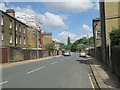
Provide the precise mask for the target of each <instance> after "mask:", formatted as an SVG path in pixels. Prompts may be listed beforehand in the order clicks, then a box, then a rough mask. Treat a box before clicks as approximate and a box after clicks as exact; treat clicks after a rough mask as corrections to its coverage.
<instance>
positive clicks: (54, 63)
mask: <svg viewBox="0 0 120 90" xmlns="http://www.w3.org/2000/svg"><path fill="white" fill-rule="evenodd" d="M55 63H58V61H56V62H53V63H51V64H50V65H53V64H55Z"/></svg>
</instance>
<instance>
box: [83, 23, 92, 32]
mask: <svg viewBox="0 0 120 90" xmlns="http://www.w3.org/2000/svg"><path fill="white" fill-rule="evenodd" d="M81 30H82V31H84V32H92V29H91V28H90V27H89V26H88V25H86V24H83V25H82V28H81Z"/></svg>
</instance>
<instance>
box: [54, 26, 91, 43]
mask: <svg viewBox="0 0 120 90" xmlns="http://www.w3.org/2000/svg"><path fill="white" fill-rule="evenodd" d="M76 32H78V33H76V34H75V33H71V32H68V31H63V32H61V33H59V34H58V35H56V38H57V39H58V40H60V41H61V42H63V43H65V44H67V38H68V36H70V39H71V42H74V41H76V40H78V39H80V38H82V37H87V35H89V37H91V36H93V33H92V29H91V28H90V27H89V26H88V25H86V24H83V25H82V27H81V29H80V30H78V31H76Z"/></svg>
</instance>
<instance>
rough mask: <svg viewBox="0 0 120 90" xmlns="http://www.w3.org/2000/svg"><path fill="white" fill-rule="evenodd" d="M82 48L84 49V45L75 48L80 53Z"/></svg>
mask: <svg viewBox="0 0 120 90" xmlns="http://www.w3.org/2000/svg"><path fill="white" fill-rule="evenodd" d="M84 47H85V45H84V44H78V46H77V48H76V49H77V50H79V51H81V50H82V49H83V48H84Z"/></svg>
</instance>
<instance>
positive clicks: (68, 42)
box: [67, 36, 70, 45]
mask: <svg viewBox="0 0 120 90" xmlns="http://www.w3.org/2000/svg"><path fill="white" fill-rule="evenodd" d="M69 44H70V37H69V36H68V40H67V45H69Z"/></svg>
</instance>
